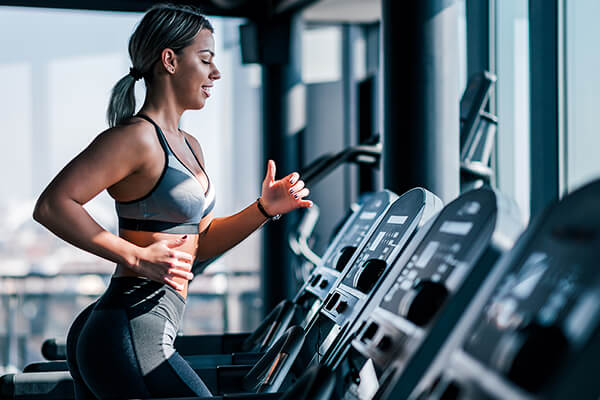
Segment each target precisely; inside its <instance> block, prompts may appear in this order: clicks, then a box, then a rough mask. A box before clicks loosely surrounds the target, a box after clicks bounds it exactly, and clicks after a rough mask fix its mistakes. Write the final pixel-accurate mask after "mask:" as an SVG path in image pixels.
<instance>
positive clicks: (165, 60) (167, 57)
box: [160, 47, 177, 74]
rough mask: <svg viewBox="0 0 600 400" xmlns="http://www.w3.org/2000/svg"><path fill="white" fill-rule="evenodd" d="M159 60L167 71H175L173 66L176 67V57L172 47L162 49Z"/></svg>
mask: <svg viewBox="0 0 600 400" xmlns="http://www.w3.org/2000/svg"><path fill="white" fill-rule="evenodd" d="M160 61H161V64H162V66H163V68H164V69H165V71H167V73H170V74H173V73H175V68H176V67H177V57H176V55H175V52H174V51H173V50H172V49H169V48H168V47H167V48H166V49H163V51H162V52H161V53H160Z"/></svg>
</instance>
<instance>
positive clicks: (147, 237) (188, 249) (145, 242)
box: [114, 229, 198, 298]
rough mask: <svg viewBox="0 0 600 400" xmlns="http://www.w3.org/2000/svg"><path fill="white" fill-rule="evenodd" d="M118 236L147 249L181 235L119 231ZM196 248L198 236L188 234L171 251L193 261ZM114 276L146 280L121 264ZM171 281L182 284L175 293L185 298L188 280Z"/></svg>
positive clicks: (175, 279)
mask: <svg viewBox="0 0 600 400" xmlns="http://www.w3.org/2000/svg"><path fill="white" fill-rule="evenodd" d="M119 236H121V237H122V238H123V239H125V240H127V241H128V242H131V243H133V244H135V245H137V246H139V247H147V246H150V245H151V244H153V243H156V242H158V241H160V240H172V239H176V238H178V237H181V236H182V235H181V234H172V233H162V232H145V231H132V230H128V229H120V230H119ZM197 247H198V235H190V234H188V235H187V239H186V241H185V242H184V243H183V244H182V245H181V246H178V247H175V248H174V249H173V250H176V251H182V252H184V253H188V254H190V255H191V256H192V259H193V258H194V255H195V254H196V249H197ZM192 262H193V260H192ZM114 276H116V277H119V276H138V277H144V278H147V277H146V276H144V275H142V274H140V273H137V272H135V271H133V270H132V269H130V268H128V267H126V266H124V265H121V264H117V268H116V270H115V273H114ZM173 280H174V281H175V282H177V283H179V284H183V289H182V290H178V291H177V292H178V293H180V294H181V295H182V296H183V298H186V297H187V290H188V280H186V279H183V278H174V279H173ZM161 283H164V284H167V285H168V283H166V282H161Z"/></svg>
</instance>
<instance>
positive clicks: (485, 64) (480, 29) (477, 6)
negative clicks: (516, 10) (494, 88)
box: [465, 0, 495, 77]
mask: <svg viewBox="0 0 600 400" xmlns="http://www.w3.org/2000/svg"><path fill="white" fill-rule="evenodd" d="M492 1H493V0H466V3H465V9H466V13H467V15H466V21H467V77H470V76H471V75H473V74H476V73H479V72H482V71H489V72H492V73H495V68H494V65H493V54H492V51H491V50H493V47H492V46H490V42H491V39H493V37H492V32H491V30H490V8H491V6H492V5H493V4H490V3H491V2H492Z"/></svg>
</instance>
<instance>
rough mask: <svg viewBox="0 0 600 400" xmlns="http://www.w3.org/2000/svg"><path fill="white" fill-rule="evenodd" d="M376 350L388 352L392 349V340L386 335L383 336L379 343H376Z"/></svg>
mask: <svg viewBox="0 0 600 400" xmlns="http://www.w3.org/2000/svg"><path fill="white" fill-rule="evenodd" d="M377 348H378V349H379V350H380V351H388V350H390V349H391V348H392V339H391V338H390V337H389V336H388V335H383V337H382V338H381V340H380V341H379V343H377Z"/></svg>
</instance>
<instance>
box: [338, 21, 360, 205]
mask: <svg viewBox="0 0 600 400" xmlns="http://www.w3.org/2000/svg"><path fill="white" fill-rule="evenodd" d="M359 35H360V32H359V28H358V27H357V26H353V25H349V24H344V25H342V85H343V96H342V98H343V99H344V146H345V147H347V146H353V145H356V144H357V143H358V115H357V113H356V111H357V101H358V97H357V91H358V88H357V82H356V68H355V65H354V59H355V52H354V44H355V42H356V41H357V40H358V37H359ZM343 168H344V181H345V182H344V183H345V184H344V200H345V206H344V208H345V209H348V208H349V207H350V205H351V204H352V203H353V202H354V201H355V200H356V196H357V194H358V175H357V174H358V170H357V167H356V166H355V165H345V166H344V167H343Z"/></svg>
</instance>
